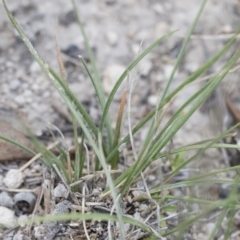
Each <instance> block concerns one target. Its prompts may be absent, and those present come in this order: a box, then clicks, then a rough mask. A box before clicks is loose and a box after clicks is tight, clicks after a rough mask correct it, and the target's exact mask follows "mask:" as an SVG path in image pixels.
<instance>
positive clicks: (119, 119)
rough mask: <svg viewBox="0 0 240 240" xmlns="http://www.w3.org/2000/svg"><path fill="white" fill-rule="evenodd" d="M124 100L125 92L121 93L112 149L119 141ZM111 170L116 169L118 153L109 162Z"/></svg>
mask: <svg viewBox="0 0 240 240" xmlns="http://www.w3.org/2000/svg"><path fill="white" fill-rule="evenodd" d="M126 98H127V90H125V91H124V92H123V95H122V99H121V102H120V106H119V110H118V117H117V122H116V127H115V135H114V141H113V147H116V146H117V145H118V142H119V139H120V133H121V125H122V118H123V111H124V106H125V103H126ZM111 163H112V164H111V165H112V168H113V169H117V165H118V153H116V155H115V156H114V158H113V161H112V162H111Z"/></svg>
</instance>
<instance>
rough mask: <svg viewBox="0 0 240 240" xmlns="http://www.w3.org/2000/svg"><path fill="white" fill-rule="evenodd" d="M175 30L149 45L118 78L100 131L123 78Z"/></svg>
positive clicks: (109, 98)
mask: <svg viewBox="0 0 240 240" xmlns="http://www.w3.org/2000/svg"><path fill="white" fill-rule="evenodd" d="M174 32H176V31H173V32H170V33H168V34H167V35H165V36H163V37H161V38H160V39H158V40H157V41H155V42H154V43H153V44H152V45H151V46H149V47H148V48H147V49H146V50H145V51H144V52H143V53H142V54H140V55H139V57H138V58H136V59H135V60H134V61H133V62H132V63H131V64H130V65H129V66H128V67H127V69H126V70H125V71H124V72H123V74H122V75H121V76H120V78H119V79H118V81H117V82H116V84H115V86H114V88H113V89H112V91H111V93H110V95H109V97H108V100H107V103H106V105H105V108H104V111H103V115H102V119H101V123H100V131H102V130H103V126H104V123H105V120H106V116H107V114H108V111H109V107H110V105H111V102H112V100H113V98H114V96H115V94H116V92H117V90H118V88H119V86H120V85H121V83H122V82H123V80H124V79H125V77H126V76H127V74H128V73H129V72H130V71H131V70H132V69H133V68H134V67H135V66H136V65H137V64H138V63H139V62H140V61H141V60H142V59H143V58H144V57H145V56H146V55H147V54H148V53H149V52H150V51H151V50H152V49H154V48H155V47H156V46H157V45H159V44H160V43H161V42H162V41H164V40H165V39H166V38H168V37H169V36H171V35H172V34H173V33H174Z"/></svg>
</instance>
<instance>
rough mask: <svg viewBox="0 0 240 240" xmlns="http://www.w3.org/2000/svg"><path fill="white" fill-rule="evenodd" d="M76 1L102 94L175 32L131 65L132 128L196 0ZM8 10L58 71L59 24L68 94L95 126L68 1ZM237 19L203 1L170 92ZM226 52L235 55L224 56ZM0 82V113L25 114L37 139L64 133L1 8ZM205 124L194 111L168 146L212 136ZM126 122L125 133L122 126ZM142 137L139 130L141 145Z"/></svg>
mask: <svg viewBox="0 0 240 240" xmlns="http://www.w3.org/2000/svg"><path fill="white" fill-rule="evenodd" d="M76 3H77V5H78V9H79V13H80V17H81V20H82V22H83V24H84V27H85V30H86V34H87V36H88V38H89V43H90V46H91V48H92V49H93V52H94V54H95V58H96V62H97V66H98V68H99V71H100V74H101V77H102V79H103V83H104V89H105V91H106V93H109V91H110V89H111V88H112V86H113V84H114V82H115V81H116V79H117V78H118V77H119V76H120V74H121V73H122V72H123V71H124V68H126V67H127V66H128V65H129V64H130V63H131V61H133V60H134V59H135V58H136V57H137V55H138V54H139V51H140V52H141V51H142V49H145V48H146V47H148V46H149V45H150V44H151V43H153V42H154V41H155V40H156V39H158V38H159V37H161V36H163V35H164V34H166V33H168V32H170V31H173V30H178V31H177V32H176V33H175V34H174V35H173V36H171V37H169V38H168V39H167V40H165V41H164V42H163V43H162V44H160V45H159V46H158V47H157V48H156V49H155V50H154V51H152V52H151V53H150V54H149V55H148V56H147V57H146V58H144V59H143V60H142V61H141V63H140V64H139V65H138V67H137V74H136V87H135V89H134V92H133V95H132V99H133V106H132V119H133V122H137V121H138V120H139V119H141V118H142V117H143V116H144V114H145V113H146V111H149V110H150V109H151V108H152V107H154V106H156V103H157V99H158V95H159V92H160V93H161V92H162V91H161V90H162V89H163V88H164V86H165V84H166V81H167V79H168V78H169V76H170V74H171V71H172V69H173V66H174V63H175V60H176V57H177V54H178V52H179V50H180V47H181V44H182V42H183V40H184V36H185V35H186V33H187V31H188V30H189V28H190V26H191V23H192V22H193V20H194V17H195V16H196V13H197V11H198V9H199V7H200V4H201V1H200V0H182V1H177V0H160V1H157V0H141V1H137V0H122V1H117V0H116V1H115V0H105V1H104V0H99V1H86V0H79V1H76ZM7 4H8V7H9V9H10V11H11V12H12V13H13V15H14V17H15V18H16V20H17V21H18V22H19V23H20V25H21V26H22V28H23V29H24V31H25V32H26V34H27V36H28V37H29V39H30V40H31V42H32V43H33V45H34V47H35V48H36V50H37V51H38V53H39V54H40V56H41V57H42V58H43V60H44V61H45V62H46V63H47V64H49V65H50V66H51V67H53V68H55V69H57V57H56V45H55V33H56V19H57V20H58V22H59V24H58V29H57V35H58V41H59V43H58V44H59V47H60V49H61V50H62V52H63V59H64V64H65V67H66V72H67V78H68V82H69V85H70V88H71V89H72V90H73V92H74V93H75V94H76V96H77V97H78V99H79V100H80V101H81V102H83V103H84V105H85V106H86V108H87V110H88V111H89V113H90V115H91V117H92V118H93V120H94V121H95V122H96V123H97V122H98V121H99V117H100V110H99V106H98V104H97V101H96V99H95V94H94V89H93V88H92V86H91V82H90V80H89V78H88V76H87V74H86V72H85V70H84V69H83V67H82V65H81V63H80V61H79V60H78V58H77V55H82V56H83V57H84V58H85V59H86V60H87V61H88V57H87V52H86V50H85V47H84V41H83V37H82V35H81V33H80V29H79V26H78V24H77V22H76V20H75V18H74V14H73V11H72V5H71V1H66V0H59V1H46V0H42V1H41V3H40V2H39V1H34V0H21V1H7ZM239 13H240V2H239V1H238V0H222V1H216V0H209V1H208V3H207V5H206V8H205V10H204V12H203V14H202V16H201V18H200V21H199V23H198V25H197V27H196V29H195V30H194V35H195V36H193V37H192V39H191V40H190V44H189V46H188V48H187V52H186V54H185V56H184V59H183V62H182V64H181V66H180V68H179V70H178V72H177V73H176V75H175V77H174V80H173V84H172V86H171V89H173V88H175V87H176V86H177V85H179V84H180V83H181V82H182V81H183V80H184V79H186V78H187V77H188V76H189V75H190V74H191V73H193V72H194V71H195V70H196V69H197V68H198V67H200V66H201V65H202V64H203V63H204V62H206V61H207V60H208V59H209V57H210V56H212V55H213V54H214V53H216V52H217V51H218V50H219V49H221V47H223V45H224V44H225V43H226V41H227V40H228V39H229V35H231V33H232V32H234V31H235V29H236V27H237V26H238V24H239ZM199 35H200V36H201V37H199ZM223 35H224V36H223ZM236 46H237V45H236ZM139 49H140V50H139ZM232 52H233V50H231V51H230V52H229V53H228V56H227V57H229V56H230V55H231V54H232ZM227 57H224V58H222V59H221V60H220V61H219V63H217V64H215V65H214V66H213V67H212V68H211V70H210V72H209V74H210V73H214V72H215V71H217V70H218V69H219V68H220V67H221V66H222V65H223V63H224V62H225V61H226V59H227ZM237 77H238V72H235V73H234V74H230V75H229V76H228V78H227V79H233V80H235V79H236V81H237V79H238V78H237ZM0 84H1V85H0V94H1V99H0V104H1V105H0V107H1V108H3V107H11V108H12V109H15V110H20V111H21V112H24V113H26V118H27V121H28V122H29V126H31V128H32V129H33V131H34V132H35V133H36V134H37V135H41V134H42V132H43V131H44V130H45V129H46V126H47V123H48V122H50V123H52V124H54V125H56V126H57V127H58V128H60V129H64V128H65V127H66V125H67V121H66V119H64V118H62V117H61V115H60V113H59V110H57V109H58V108H59V106H61V104H62V102H61V99H60V97H59V95H58V93H57V92H56V91H55V90H54V88H53V86H52V85H51V83H50V81H49V80H48V79H47V77H46V76H45V75H44V74H43V73H42V72H41V70H40V68H39V66H38V65H37V63H36V62H35V61H34V60H33V57H32V56H31V54H30V53H29V52H28V50H27V48H26V47H25V45H24V44H23V43H22V41H21V40H20V38H19V37H18V35H17V33H16V32H15V31H14V30H13V27H12V25H11V23H10V21H9V20H8V18H7V15H6V13H5V11H4V8H3V5H2V3H0ZM201 84H202V83H201V82H199V83H196V84H193V85H191V86H190V87H188V88H186V89H185V90H184V91H183V92H182V94H181V95H179V96H178V97H177V99H176V100H175V101H174V103H173V104H172V105H171V108H170V109H169V112H168V113H167V114H169V115H168V116H170V115H171V114H172V113H173V112H174V111H176V109H177V108H178V107H179V106H180V105H181V104H182V103H184V102H185V101H186V100H187V99H188V98H189V96H191V94H192V93H193V92H194V91H196V90H197V89H198V88H199V86H201ZM125 87H127V85H126V84H125ZM120 94H121V93H120ZM120 96H121V95H119V94H117V96H116V98H115V100H114V103H113V105H112V107H111V118H112V121H113V123H114V122H115V119H116V110H117V109H118V105H119V100H120ZM56 105H57V107H56ZM60 108H61V107H60ZM0 115H2V116H3V115H4V113H1V112H0ZM4 116H5V115H4ZM14 116H15V115H14V114H13V115H10V117H9V119H11V120H9V121H15V120H17V119H16V117H14ZM12 119H15V120H12ZM0 120H1V116H0ZM208 122H209V118H208V117H207V116H206V114H203V113H201V112H200V111H197V112H196V113H195V114H194V115H193V116H192V117H191V119H190V120H189V122H188V123H187V124H185V125H184V127H183V128H182V129H181V130H180V131H179V132H178V133H177V135H176V137H175V138H174V140H173V141H174V144H175V145H176V146H177V145H179V144H183V143H184V144H188V143H192V142H194V141H199V140H201V139H203V137H206V136H210V135H211V133H209V129H208V128H207V125H206V124H208ZM124 124H125V125H126V127H127V123H124ZM126 129H127V128H126ZM144 136H145V135H144V130H143V133H142V134H141V136H140V141H139V143H141V140H143V139H144ZM0 174H1V172H0ZM2 174H3V171H2ZM196 239H200V238H196ZM203 239H204V238H203ZM236 239H237V238H236Z"/></svg>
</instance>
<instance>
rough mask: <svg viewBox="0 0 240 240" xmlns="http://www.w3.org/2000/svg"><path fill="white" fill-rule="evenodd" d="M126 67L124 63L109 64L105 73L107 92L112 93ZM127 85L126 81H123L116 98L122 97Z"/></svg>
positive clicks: (104, 86) (105, 88)
mask: <svg viewBox="0 0 240 240" xmlns="http://www.w3.org/2000/svg"><path fill="white" fill-rule="evenodd" d="M125 69H126V68H125V67H124V66H122V65H116V64H114V65H111V66H109V67H108V68H107V69H106V70H105V72H104V74H103V88H104V90H105V92H106V93H107V94H110V92H111V91H112V89H113V87H114V85H115V84H116V82H117V80H118V78H119V77H120V76H121V75H122V73H123V72H124V71H125ZM126 87H127V83H126V81H123V82H122V84H121V86H120V87H119V89H118V91H117V93H116V97H115V99H116V100H119V99H121V96H122V93H123V90H124V88H126Z"/></svg>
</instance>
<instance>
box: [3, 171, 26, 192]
mask: <svg viewBox="0 0 240 240" xmlns="http://www.w3.org/2000/svg"><path fill="white" fill-rule="evenodd" d="M23 180H24V175H23V173H22V172H20V171H18V170H17V169H11V170H9V171H8V173H7V174H6V176H5V178H4V180H3V182H4V184H5V185H6V186H7V187H8V188H13V189H16V188H19V187H20V186H21V184H22V183H23Z"/></svg>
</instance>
